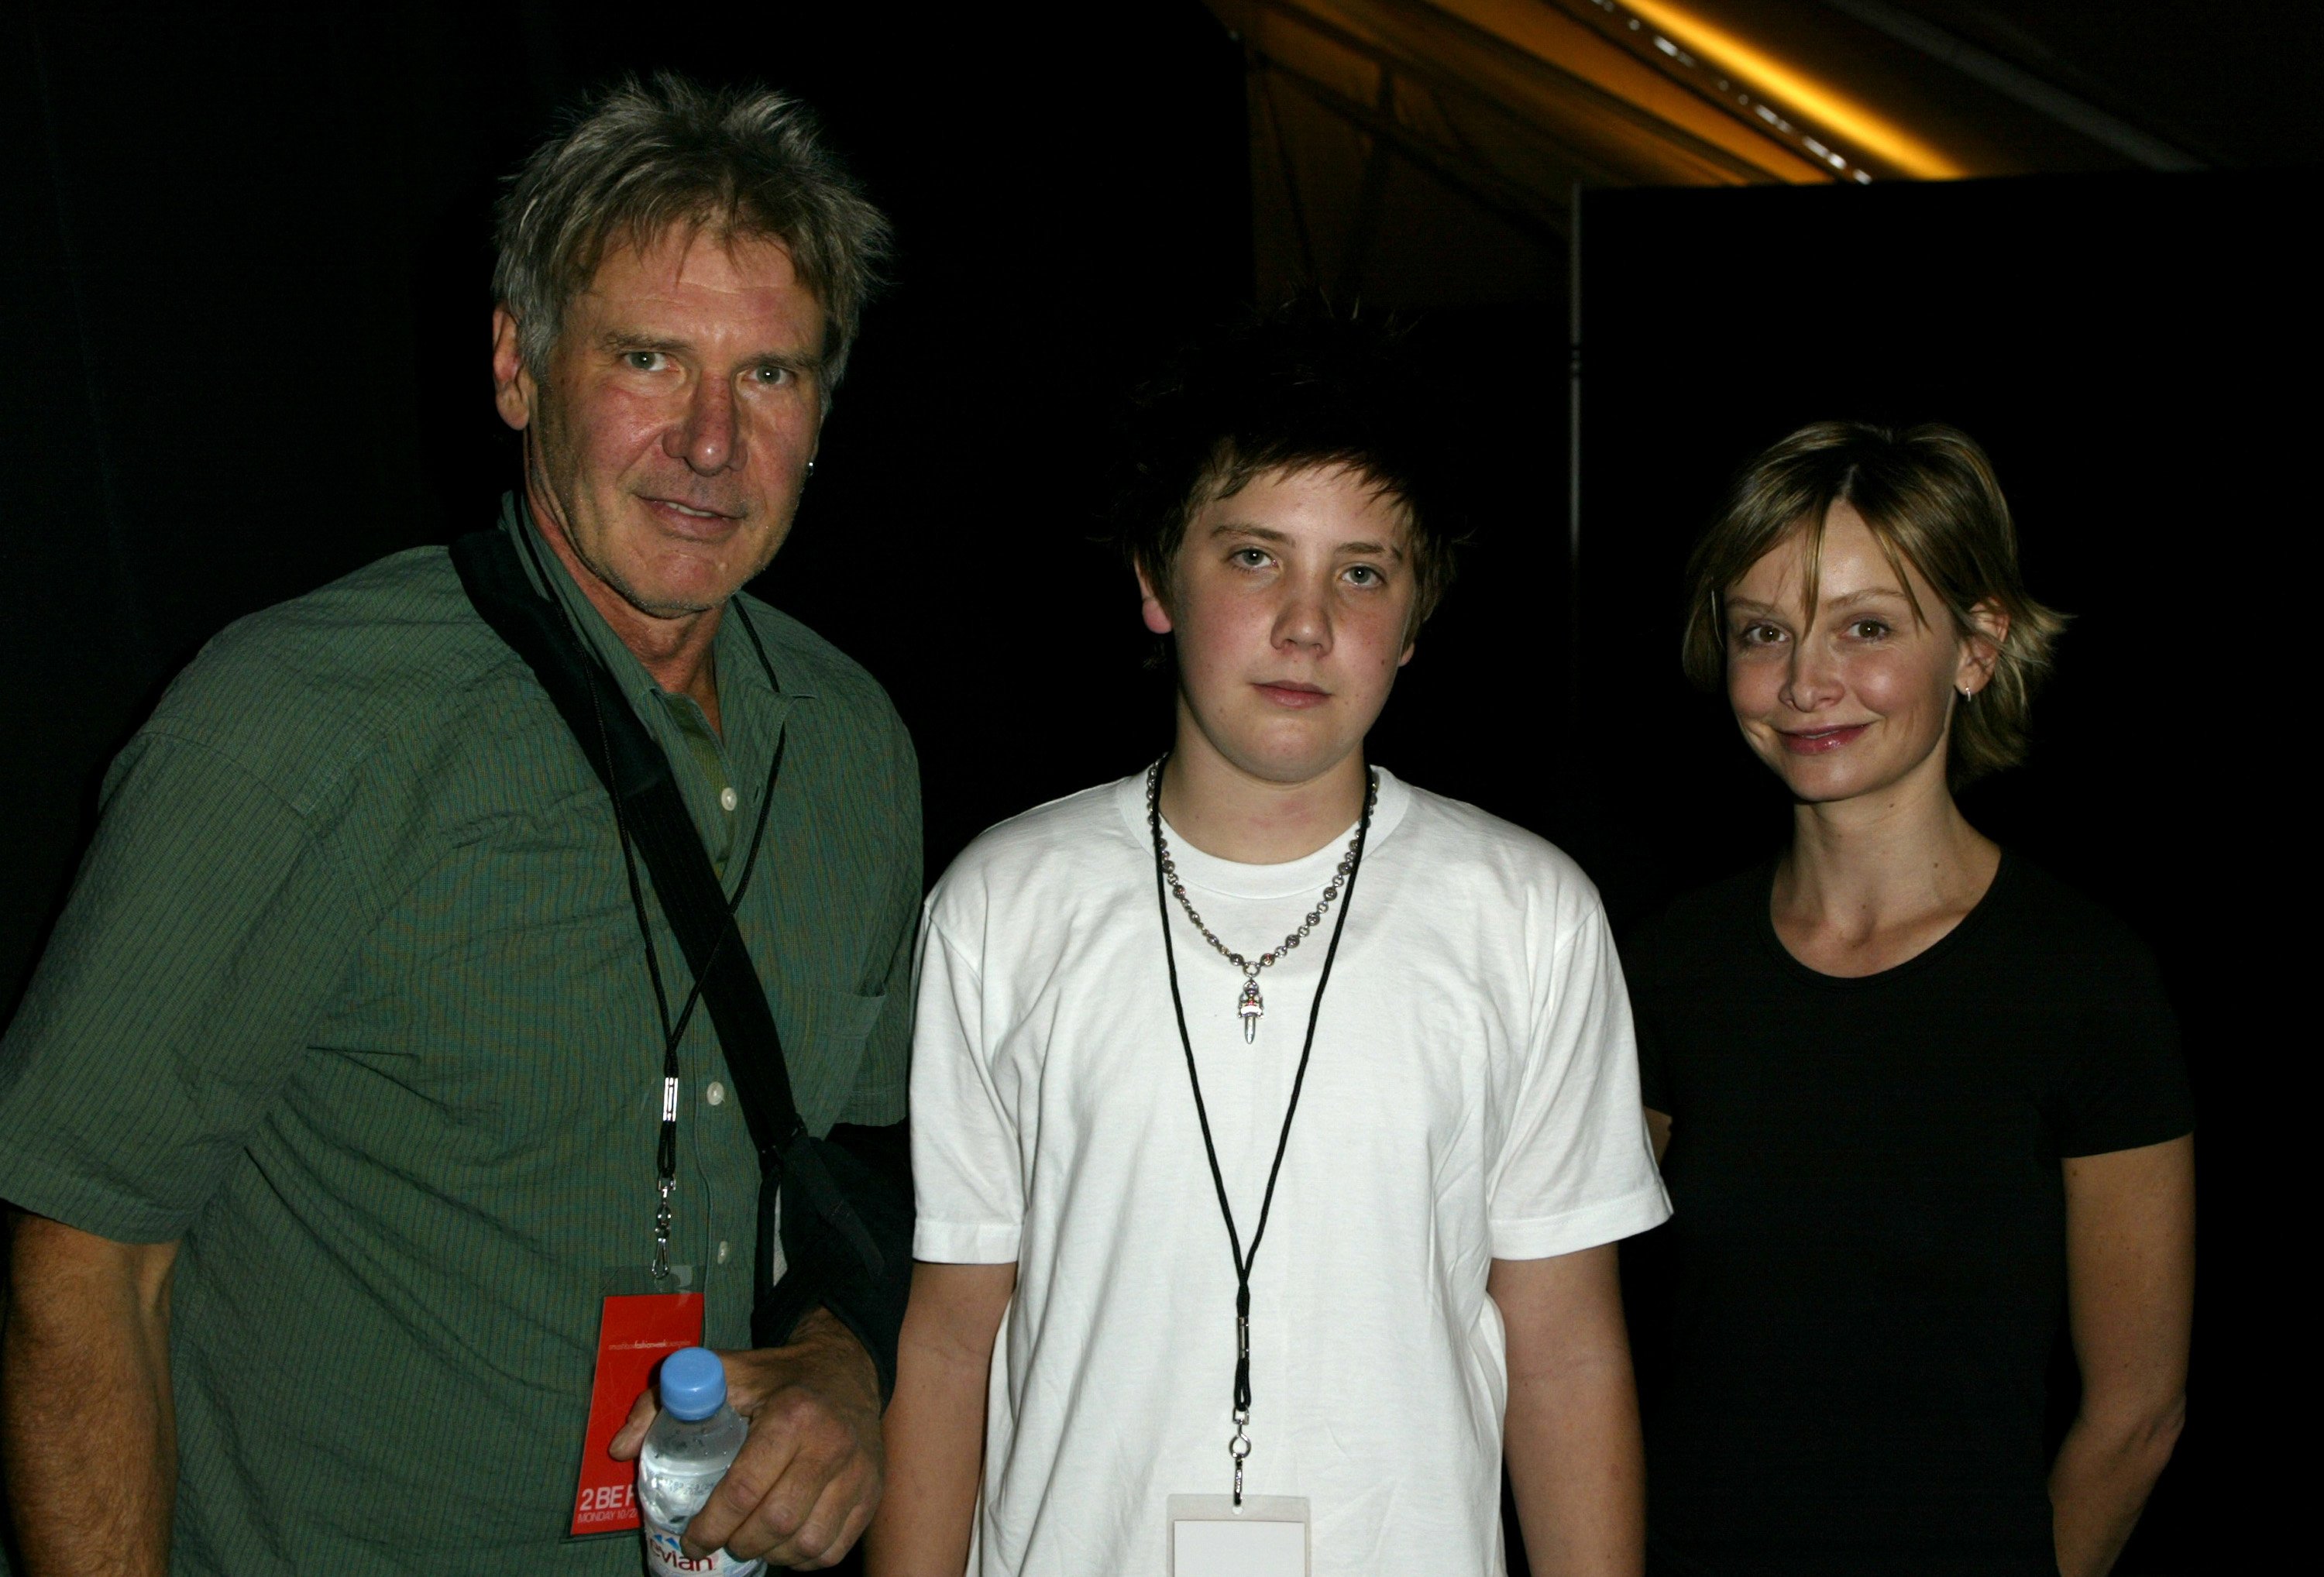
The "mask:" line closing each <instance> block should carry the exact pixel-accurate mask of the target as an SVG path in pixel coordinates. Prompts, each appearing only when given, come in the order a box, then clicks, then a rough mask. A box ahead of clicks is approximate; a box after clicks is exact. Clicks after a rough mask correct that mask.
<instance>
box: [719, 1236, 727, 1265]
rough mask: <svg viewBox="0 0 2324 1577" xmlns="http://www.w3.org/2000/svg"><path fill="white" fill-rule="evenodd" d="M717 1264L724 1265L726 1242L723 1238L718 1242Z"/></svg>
mask: <svg viewBox="0 0 2324 1577" xmlns="http://www.w3.org/2000/svg"><path fill="white" fill-rule="evenodd" d="M718 1263H720V1264H721V1265H724V1264H725V1263H726V1240H725V1239H724V1238H721V1239H719V1240H718Z"/></svg>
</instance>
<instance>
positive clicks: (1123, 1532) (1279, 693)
mask: <svg viewBox="0 0 2324 1577" xmlns="http://www.w3.org/2000/svg"><path fill="white" fill-rule="evenodd" d="M1403 355H1404V353H1403V351H1402V349H1401V348H1400V347H1399V346H1397V343H1396V342H1395V341H1394V340H1393V339H1392V338H1389V337H1384V336H1382V335H1380V334H1379V333H1378V332H1376V331H1374V330H1372V329H1371V328H1369V327H1359V326H1357V325H1354V324H1349V323H1344V322H1338V321H1333V320H1331V319H1329V318H1322V317H1320V316H1315V315H1307V316H1304V317H1292V318H1275V319H1271V320H1269V321H1267V322H1265V323H1262V324H1260V325H1259V326H1257V327H1250V328H1246V329H1244V330H1241V331H1240V332H1238V333H1236V334H1233V335H1230V336H1226V337H1222V338H1221V339H1220V340H1218V341H1216V342H1214V343H1213V344H1212V345H1211V346H1208V347H1206V348H1205V349H1204V350H1203V351H1201V352H1199V353H1197V354H1196V355H1193V356H1191V357H1190V358H1189V359H1188V360H1187V361H1186V362H1185V364H1184V365H1183V367H1182V368H1181V371H1180V373H1179V374H1178V375H1176V377H1174V378H1173V379H1171V380H1169V381H1167V382H1166V383H1162V384H1160V385H1158V386H1157V388H1156V389H1154V390H1152V391H1149V393H1148V397H1147V398H1146V399H1145V400H1144V401H1142V403H1141V407H1140V410H1139V420H1138V421H1137V422H1136V424H1135V429H1134V430H1135V438H1134V441H1133V447H1134V448H1136V450H1137V451H1138V452H1137V454H1136V455H1135V457H1134V459H1135V464H1134V466H1132V467H1131V468H1130V477H1131V479H1130V483H1129V484H1127V486H1126V487H1125V490H1124V492H1123V494H1122V503H1121V504H1120V519H1121V524H1122V528H1123V534H1124V536H1125V538H1126V546H1127V548H1128V550H1129V556H1130V559H1131V562H1132V564H1133V565H1134V567H1135V568H1136V570H1137V574H1138V583H1139V594H1140V596H1141V598H1142V601H1143V608H1144V613H1145V620H1146V625H1147V628H1148V629H1149V630H1151V631H1153V632H1156V633H1157V634H1167V635H1169V636H1171V637H1172V638H1173V639H1174V641H1175V646H1176V674H1177V681H1178V694H1177V728H1176V738H1175V740H1174V741H1173V742H1172V745H1171V748H1170V752H1169V753H1168V755H1167V757H1166V758H1164V761H1163V762H1162V763H1159V770H1158V771H1143V772H1139V773H1136V774H1134V775H1132V776H1130V777H1129V778H1126V779H1122V780H1120V781H1119V782H1115V783H1108V784H1104V785H1102V786H1101V787H1098V788H1092V789H1089V790H1087V791H1085V792H1084V793H1081V794H1077V795H1074V796H1073V797H1072V798H1066V799H1061V800H1058V801H1056V802H1055V803H1053V804H1049V805H1045V806H1042V807H1039V808H1038V809H1036V810H1032V811H1028V812H1027V813H1026V814H1025V815H1023V816H1018V817H1016V818H1015V819H1014V820H1011V821H1008V822H1004V823H1002V824H1001V825H999V826H997V827H995V828H993V829H992V830H991V831H990V832H988V833H986V834H985V835H983V836H982V838H980V839H978V840H977V842H976V843H975V844H973V845H972V846H971V847H970V848H969V849H968V851H967V852H966V853H964V854H962V855H961V857H960V859H959V860H958V861H956V862H954V865H953V867H952V869H951V870H950V871H948V872H946V874H945V878H944V880H943V881H940V882H939V883H937V885H936V890H935V892H934V893H933V894H932V895H931V896H930V898H929V899H928V903H927V918H926V921H925V926H924V929H923V933H922V941H921V959H920V969H919V983H918V993H919V995H918V1030H917V1035H916V1041H915V1047H914V1066H913V1071H912V1151H913V1166H914V1171H915V1175H916V1179H917V1186H918V1203H919V1221H918V1233H917V1237H916V1240H915V1248H914V1253H915V1256H916V1258H917V1259H918V1261H919V1263H918V1266H917V1268H916V1272H915V1276H914V1279H913V1284H912V1300H911V1306H910V1312H909V1314H908V1315H907V1317H906V1320H905V1323H904V1335H903V1351H902V1354H901V1359H900V1364H899V1377H898V1381H897V1388H896V1394H895V1399H894V1403H893V1405H892V1406H891V1407H890V1411H889V1414H888V1421H887V1441H888V1489H887V1498H886V1501H885V1503H884V1505H883V1506H882V1507H881V1511H880V1514H879V1518H878V1520H877V1522H876V1523H875V1525H874V1526H873V1529H872V1533H871V1541H870V1544H869V1545H868V1549H869V1553H870V1570H871V1572H873V1573H875V1574H877V1577H934V1574H936V1573H943V1574H945V1577H953V1574H955V1573H959V1572H963V1571H964V1569H973V1571H975V1572H979V1573H1003V1572H1005V1573H1010V1574H1012V1577H1013V1574H1016V1573H1038V1574H1045V1577H1046V1574H1056V1577H1113V1574H1118V1573H1148V1572H1151V1573H1163V1572H1172V1571H1173V1570H1174V1563H1175V1571H1176V1577H1203V1573H1205V1572H1218V1571H1233V1572H1268V1573H1274V1572H1291V1573H1297V1572H1310V1571H1312V1572H1316V1573H1333V1574H1340V1573H1346V1574H1351V1577H1352V1574H1354V1573H1366V1574H1372V1573H1383V1572H1415V1573H1419V1572H1426V1573H1431V1574H1432V1577H1434V1574H1469V1573H1478V1574H1489V1573H1499V1572H1501V1571H1502V1570H1503V1563H1502V1554H1501V1535H1500V1518H1499V1481H1500V1470H1501V1464H1502V1455H1503V1451H1504V1443H1505V1439H1506V1450H1507V1454H1508V1467H1509V1471H1510V1473H1511V1476H1512V1479H1513V1480H1514V1482H1515V1485H1516V1490H1517V1508H1518V1512H1519V1515H1520V1517H1521V1520H1522V1523H1523V1526H1524V1529H1525V1533H1526V1548H1527V1551H1528V1554H1530V1557H1531V1561H1532V1565H1533V1569H1534V1570H1535V1572H1560V1573H1563V1572H1591V1573H1635V1572H1637V1571H1638V1570H1639V1569H1640V1566H1641V1562H1642V1540H1643V1535H1642V1532H1641V1523H1642V1518H1641V1499H1642V1491H1641V1484H1640V1465H1639V1446H1638V1429H1637V1408H1636V1403H1635V1398H1634V1395H1633V1390H1632V1385H1631V1377H1630V1358H1629V1351H1628V1344H1627V1342H1626V1340H1625V1337H1624V1333H1623V1326H1622V1316H1621V1303H1620V1294H1619V1291H1618V1283H1617V1280H1616V1272H1615V1250H1614V1244H1615V1242H1616V1240H1618V1239H1621V1238H1623V1237H1626V1236H1628V1235H1629V1234H1631V1233H1634V1232H1637V1231H1644V1230H1645V1229H1646V1228H1648V1227H1651V1226H1653V1225H1655V1223H1656V1222H1660V1221H1662V1220H1663V1219H1664V1218H1665V1216H1666V1215H1667V1214H1668V1213H1669V1205H1668V1203H1667V1202H1666V1200H1665V1195H1664V1193H1663V1189H1662V1185H1661V1182H1660V1179H1659V1178H1658V1176H1656V1173H1655V1166H1654V1162H1653V1158H1652V1156H1651V1153H1650V1151H1649V1149H1648V1146H1647V1141H1646V1132H1645V1130H1644V1128H1643V1126H1642V1120H1641V1117H1640V1107H1639V1103H1638V1092H1637V1068H1636V1059H1635V1053H1634V1049H1633V1046H1632V1040H1631V1028H1630V1018H1629V1010H1628V1002H1627V1000H1626V998H1625V995H1624V991H1623V987H1622V981H1621V975H1620V972H1619V969H1618V965H1617V964H1616V961H1615V956H1614V948H1613V944H1612V942H1611V940H1610V939H1609V936H1608V931H1607V926H1606V921H1605V918H1604V915H1603V913H1602V911H1601V909H1600V905H1599V900H1598V896H1597V893H1596V892H1595V890H1593V889H1592V888H1591V884H1590V882H1589V881H1588V880H1587V879H1586V878H1585V877H1584V876H1583V875H1582V872H1581V871H1580V870H1579V869H1578V868H1577V867H1576V866H1575V865H1574V864H1573V863H1572V861H1570V860H1568V859H1567V858H1566V857H1565V856H1564V855H1563V854H1562V853H1559V852H1558V851H1557V850H1556V849H1554V848H1553V847H1551V846H1550V845H1549V844H1546V843H1544V842H1543V841H1542V840H1541V839H1539V838H1537V837H1535V836H1534V835H1532V834H1530V833H1527V832H1525V831H1523V830H1521V829H1519V828H1517V827H1515V826H1512V825H1509V824H1508V823H1507V822H1503V821H1499V820H1497V819H1495V818H1494V817H1492V816H1487V815H1486V814H1484V813H1483V812H1482V811H1480V810H1478V809H1476V808H1475V807H1471V806H1468V805H1464V804H1462V803H1460V802H1458V801H1455V800H1450V799H1443V798H1438V797H1437V796H1435V795H1433V794H1429V793H1427V792H1425V790H1422V789H1419V788H1413V787H1411V786H1409V785H1407V784H1406V783H1404V782H1403V781H1402V780H1400V779H1397V778H1395V777H1392V776H1391V775H1389V774H1388V772H1387V771H1386V770H1380V769H1377V768H1368V766H1367V763H1366V761H1365V759H1364V753H1363V742H1364V736H1365V734H1366V733H1367V732H1368V731H1369V729H1370V727H1371V725H1372V722H1373V720H1374V719H1375V718H1376V717H1377V716H1379V711H1380V707H1381V705H1383V704H1384V703H1385V702H1386V701H1387V699H1388V690H1389V687H1390V686H1391V685H1392V684H1393V682H1394V680H1395V678H1396V673H1397V669H1398V668H1399V667H1401V666H1402V665H1403V664H1404V663H1406V662H1407V661H1409V660H1410V659H1411V657H1412V654H1413V638H1414V635H1415V632H1416V631H1417V629H1418V627H1419V625H1420V622H1421V621H1422V619H1423V618H1424V617H1425V615H1426V614H1427V613H1428V612H1429V611H1430V609H1431V607H1432V606H1433V605H1434V602H1435V601H1436V598H1437V596H1438V595H1439V593H1440V592H1441V590H1442V587H1443V583H1444V581H1445V578H1446V576H1447V573H1448V569H1449V566H1448V563H1447V543H1446V540H1445V537H1446V529H1445V523H1444V521H1443V519H1442V518H1441V517H1442V514H1443V510H1442V506H1441V505H1438V503H1437V499H1436V494H1435V493H1434V491H1433V485H1432V477H1433V476H1434V475H1435V473H1434V472H1433V471H1432V470H1431V469H1430V454H1429V447H1428V446H1427V445H1425V444H1424V443H1422V442H1421V441H1420V434H1421V433H1422V432H1423V431H1425V429H1426V428H1427V427H1428V426H1429V425H1430V424H1429V423H1428V422H1427V421H1425V420H1422V418H1424V417H1425V405H1426V402H1427V401H1429V400H1430V398H1431V396H1430V393H1429V391H1428V389H1427V387H1426V386H1425V383H1424V382H1422V381H1420V380H1418V379H1416V377H1415V376H1414V375H1413V374H1412V373H1411V372H1410V370H1409V369H1408V368H1407V367H1406V364H1404V360H1403ZM1480 682H1488V681H1486V680H1483V679H1482V678H1480ZM1295 936H1296V938H1297V940H1296V942H1295V941H1292V940H1291V938H1292V937H1295ZM1229 954H1233V955H1235V956H1229ZM1286 1113H1287V1114H1288V1116H1287V1125H1286ZM1270 1194H1271V1199H1270V1197H1269V1196H1270ZM1230 1215H1231V1222H1232V1227H1231V1229H1230V1226H1229V1224H1228V1217H1229V1216H1230ZM1262 1222H1263V1226H1264V1231H1263V1236H1262V1234H1261V1224H1262ZM1246 1273H1247V1275H1246ZM1246 1283H1247V1287H1248V1291H1247V1305H1246V1304H1245V1303H1244V1301H1243V1299H1244V1296H1245V1295H1244V1293H1243V1290H1242V1289H1243V1287H1244V1286H1245V1285H1246ZM1246 1306H1247V1320H1245V1319H1241V1318H1239V1309H1241V1308H1244V1307H1246ZM1246 1333H1247V1336H1246ZM1246 1340H1247V1344H1248V1345H1247V1352H1248V1356H1247V1358H1246V1357H1245V1356H1244V1347H1243V1342H1245V1341H1246ZM1238 1495H1240V1497H1241V1500H1240V1504H1238V1502H1237V1499H1236V1497H1237V1496H1238Z"/></svg>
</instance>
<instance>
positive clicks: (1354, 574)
mask: <svg viewBox="0 0 2324 1577" xmlns="http://www.w3.org/2000/svg"><path fill="white" fill-rule="evenodd" d="M1348 578H1349V579H1350V580H1352V581H1354V582H1355V583H1356V584H1357V585H1358V586H1378V585H1379V584H1380V581H1381V576H1380V572H1379V570H1378V569H1377V568H1375V567H1373V566H1371V565H1369V564H1351V565H1350V566H1348Z"/></svg>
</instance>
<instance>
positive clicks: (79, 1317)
mask: <svg viewBox="0 0 2324 1577" xmlns="http://www.w3.org/2000/svg"><path fill="white" fill-rule="evenodd" d="M14 1225H15V1233H14V1246H13V1250H12V1252H11V1255H10V1296H9V1305H8V1315H7V1326H6V1331H5V1340H0V1459H4V1460H5V1469H6V1484H7V1490H8V1503H9V1508H10V1510H11V1512H12V1514H13V1516H14V1519H15V1525H16V1537H17V1542H18V1544H19V1545H20V1546H21V1547H22V1550H23V1562H24V1564H23V1572H24V1577H65V1574H66V1573H83V1572H107V1573H111V1572H126V1573H136V1574H139V1577H145V1574H149V1573H150V1574H153V1577H159V1574H160V1573H162V1572H167V1571H168V1570H169V1562H170V1522H171V1507H172V1505H173V1502H174V1500H175V1498H176V1492H177V1480H178V1451H177V1423H176V1417H175V1414H174V1410H173V1408H172V1406H171V1391H170V1347H169V1334H170V1330H169V1325H170V1293H169V1288H170V1268H171V1264H172V1263H173V1262H174V1259H175V1255H176V1249H175V1246H174V1245H171V1244H124V1243H113V1242H109V1241H107V1240H104V1239H101V1238H94V1237H91V1236H89V1235H88V1234H87V1233H85V1232H79V1231H74V1230H73V1229H72V1228H70V1227H67V1226H62V1225H60V1224H59V1223H58V1222H51V1221H46V1220H43V1219H42V1218H41V1217H38V1216H28V1215H19V1216H17V1217H16V1219H15V1222H14Z"/></svg>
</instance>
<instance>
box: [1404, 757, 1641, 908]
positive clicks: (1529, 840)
mask: <svg viewBox="0 0 2324 1577" xmlns="http://www.w3.org/2000/svg"><path fill="white" fill-rule="evenodd" d="M1400 787H1401V788H1403V790H1404V792H1405V794H1406V795H1407V796H1408V797H1409V802H1408V804H1407V806H1406V809H1405V812H1404V815H1403V817H1402V819H1401V823H1400V825H1399V826H1398V827H1397V835H1398V838H1399V841H1403V840H1406V839H1408V840H1409V842H1408V844H1407V847H1408V854H1407V856H1406V857H1407V858H1408V859H1409V860H1410V861H1411V862H1413V863H1415V864H1416V865H1417V866H1419V867H1420V869H1421V871H1423V872H1424V873H1425V879H1426V881H1427V882H1428V885H1429V886H1430V887H1432V888H1434V889H1436V890H1441V891H1443V892H1445V893H1447V894H1450V895H1452V896H1454V897H1456V898H1460V899H1462V900H1463V901H1471V902H1473V901H1475V900H1477V899H1480V898H1482V897H1484V896H1485V895H1487V894H1506V895H1507V896H1508V897H1509V898H1512V899H1517V898H1521V897H1522V898H1526V899H1535V900H1539V899H1550V900H1552V901H1553V902H1554V905H1555V906H1556V907H1557V908H1561V909H1564V908H1572V909H1573V910H1576V911H1588V910H1596V909H1598V908H1600V900H1599V897H1598V887H1597V884H1596V883H1595V882H1593V881H1591V880H1590V877H1589V875H1588V873H1587V872H1585V871H1583V870H1582V866H1581V865H1580V863H1579V862H1576V861H1575V860H1574V858H1573V856H1572V855H1571V854H1568V853H1566V852H1565V851H1564V850H1563V849H1561V848H1559V847H1558V846H1557V845H1556V844H1553V843H1551V842H1550V841H1549V840H1548V839H1547V838H1545V837H1543V836H1542V835H1540V834H1539V833H1536V832H1533V831H1531V830H1529V829H1527V828H1526V827H1522V826H1519V825H1517V823H1515V822H1513V821H1509V820H1507V819H1506V818H1504V817H1501V816H1495V815H1494V814H1493V813H1492V812H1490V811H1489V810H1486V809H1484V808H1482V807H1479V806H1475V805H1471V804H1470V803H1469V802H1468V801H1467V800H1464V799H1454V798H1452V797H1450V796H1449V795H1443V794H1437V793H1434V792H1432V791H1431V790H1429V789H1426V788H1421V787H1419V786H1418V785H1417V784H1411V783H1405V784H1402V785H1400ZM1383 798H1385V796H1383Z"/></svg>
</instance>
